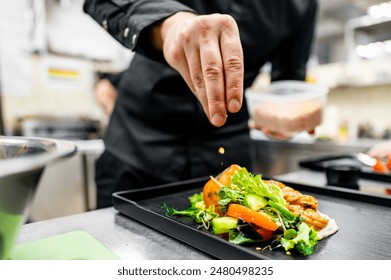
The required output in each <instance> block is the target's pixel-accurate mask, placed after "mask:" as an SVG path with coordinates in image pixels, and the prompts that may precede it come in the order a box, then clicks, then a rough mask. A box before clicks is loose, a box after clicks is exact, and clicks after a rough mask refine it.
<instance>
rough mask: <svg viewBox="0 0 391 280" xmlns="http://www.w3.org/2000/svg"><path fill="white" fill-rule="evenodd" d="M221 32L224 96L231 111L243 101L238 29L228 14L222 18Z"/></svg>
mask: <svg viewBox="0 0 391 280" xmlns="http://www.w3.org/2000/svg"><path fill="white" fill-rule="evenodd" d="M221 26H222V28H223V32H222V34H221V38H220V45H221V53H222V60H223V67H224V76H225V91H226V93H225V96H226V102H227V109H228V111H229V112H231V113H236V112H238V111H239V110H240V108H241V106H242V101H243V76H244V65H243V51H242V45H241V43H240V36H239V30H238V27H237V25H236V22H235V21H234V20H233V18H232V17H230V16H224V17H223V19H222V24H221Z"/></svg>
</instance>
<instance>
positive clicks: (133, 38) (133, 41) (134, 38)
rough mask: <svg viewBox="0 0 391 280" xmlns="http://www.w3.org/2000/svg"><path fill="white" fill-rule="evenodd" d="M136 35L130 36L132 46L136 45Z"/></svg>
mask: <svg viewBox="0 0 391 280" xmlns="http://www.w3.org/2000/svg"><path fill="white" fill-rule="evenodd" d="M136 39H137V34H133V36H132V45H134V44H136Z"/></svg>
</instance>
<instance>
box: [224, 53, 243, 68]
mask: <svg viewBox="0 0 391 280" xmlns="http://www.w3.org/2000/svg"><path fill="white" fill-rule="evenodd" d="M225 65H226V68H227V70H228V71H232V72H242V71H243V63H242V60H241V59H240V57H238V56H233V57H230V58H229V59H228V60H227V61H226V62H225Z"/></svg>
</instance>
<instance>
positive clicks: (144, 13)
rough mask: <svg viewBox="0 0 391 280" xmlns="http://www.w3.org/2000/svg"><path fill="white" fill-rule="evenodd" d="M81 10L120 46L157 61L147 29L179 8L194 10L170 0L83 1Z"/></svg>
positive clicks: (157, 54) (158, 56) (157, 55)
mask: <svg viewBox="0 0 391 280" xmlns="http://www.w3.org/2000/svg"><path fill="white" fill-rule="evenodd" d="M83 9H84V12H86V13H87V14H89V15H90V16H91V17H92V18H93V19H94V20H95V21H97V22H98V23H99V24H100V25H101V26H102V27H103V28H104V29H106V30H107V31H108V32H109V33H110V34H111V35H112V36H113V37H114V38H115V39H116V40H117V41H118V42H120V43H121V44H122V45H124V46H125V47H127V48H129V49H131V50H132V51H135V52H138V53H141V54H144V55H146V56H148V57H149V58H152V59H159V60H161V59H162V57H163V56H162V54H161V53H160V52H157V51H156V50H155V49H154V48H153V46H152V44H151V41H150V37H149V32H148V28H149V27H150V26H151V25H153V24H154V23H156V22H158V21H161V20H163V19H165V18H167V17H169V16H171V15H173V14H175V13H177V12H180V11H188V12H193V13H194V10H192V9H190V8H189V7H187V6H186V5H184V4H182V3H180V2H179V1H174V0H86V1H85V2H84V7H83Z"/></svg>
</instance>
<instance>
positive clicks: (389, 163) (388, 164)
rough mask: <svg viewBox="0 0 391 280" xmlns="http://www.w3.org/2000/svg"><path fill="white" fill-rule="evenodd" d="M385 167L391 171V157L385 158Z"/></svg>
mask: <svg viewBox="0 0 391 280" xmlns="http://www.w3.org/2000/svg"><path fill="white" fill-rule="evenodd" d="M387 167H388V169H389V170H391V155H388V156H387Z"/></svg>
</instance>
